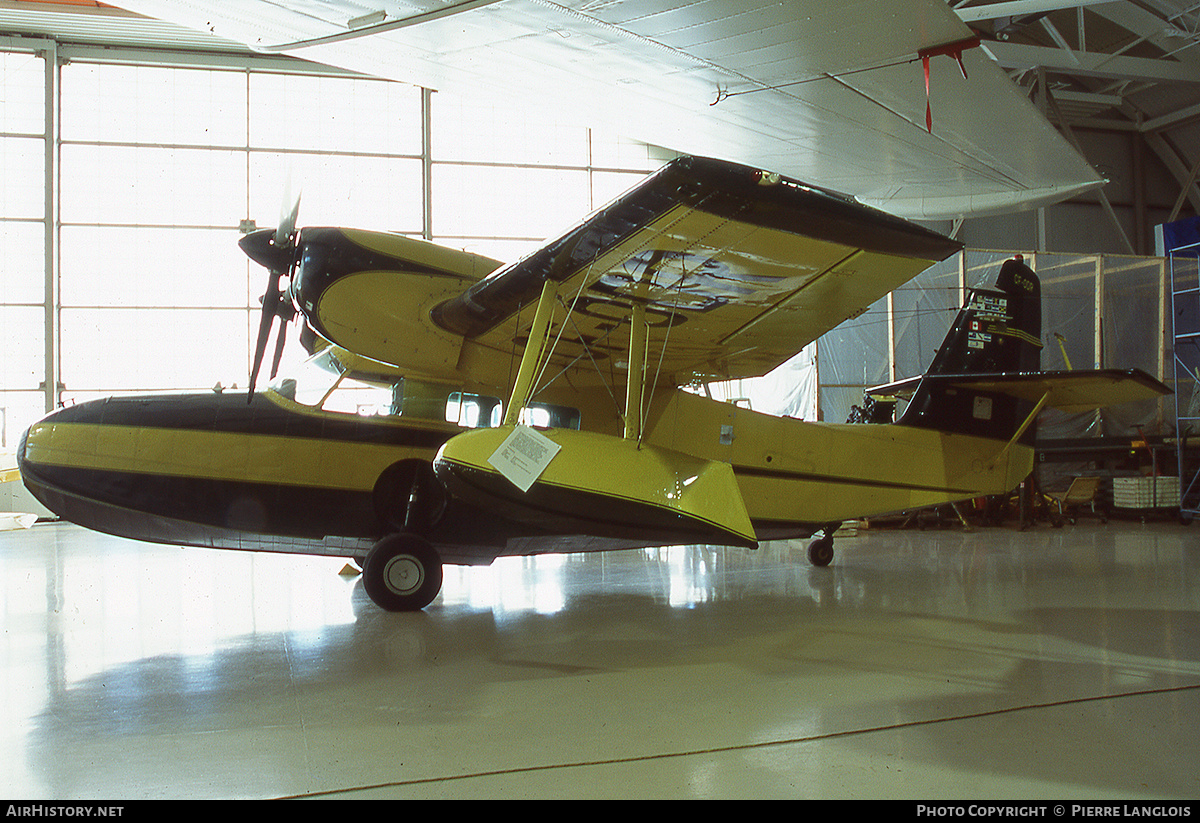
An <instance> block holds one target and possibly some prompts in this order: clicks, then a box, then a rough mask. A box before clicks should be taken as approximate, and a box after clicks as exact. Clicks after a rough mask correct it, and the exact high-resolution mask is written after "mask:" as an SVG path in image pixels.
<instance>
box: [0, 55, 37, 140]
mask: <svg viewBox="0 0 1200 823" xmlns="http://www.w3.org/2000/svg"><path fill="white" fill-rule="evenodd" d="M45 84H46V64H45V61H44V60H43V59H42V58H41V57H38V56H36V55H33V54H16V53H9V52H5V53H0V100H3V101H4V105H2V106H0V132H7V133H9V134H45V132H46V119H45V115H44V113H43V111H42V108H43V106H45Z"/></svg>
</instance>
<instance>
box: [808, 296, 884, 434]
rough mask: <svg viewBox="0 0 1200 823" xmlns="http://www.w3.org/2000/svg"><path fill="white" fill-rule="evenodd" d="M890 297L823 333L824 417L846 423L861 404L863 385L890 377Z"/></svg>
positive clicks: (820, 347) (819, 350) (820, 370)
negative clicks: (855, 408)
mask: <svg viewBox="0 0 1200 823" xmlns="http://www.w3.org/2000/svg"><path fill="white" fill-rule="evenodd" d="M887 334H888V324H887V300H886V299H882V300H878V301H876V302H875V303H874V304H873V305H872V306H871V307H870V308H869V309H867V311H865V312H863V314H861V315H859V316H858V317H856V318H855V319H853V320H849V321H847V322H845V323H843V324H842V325H840V326H838V327H837V328H836V329H833V330H832V331H830V332H827V333H826V334H825V335H824V336H822V337H821V339H820V341H819V342H818V344H817V357H818V362H819V367H818V374H820V376H821V387H820V401H821V419H822V420H825V421H827V422H830V423H844V422H846V418H847V417H848V416H849V415H850V407H851V406H853V405H855V404H861V403H862V401H863V389H866V388H869V387H871V386H878V385H880V384H881V383H886V382H887V381H888V342H887Z"/></svg>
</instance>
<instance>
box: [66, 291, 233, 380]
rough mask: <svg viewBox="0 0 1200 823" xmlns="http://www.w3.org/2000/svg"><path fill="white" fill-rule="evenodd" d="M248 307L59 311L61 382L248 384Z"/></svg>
mask: <svg viewBox="0 0 1200 823" xmlns="http://www.w3.org/2000/svg"><path fill="white" fill-rule="evenodd" d="M248 326H249V323H248V318H247V312H246V310H245V309H240V310H239V309H123V308H100V309H68V308H64V309H63V310H62V381H63V383H64V384H65V385H66V387H67V388H68V389H70V390H72V391H91V390H104V391H121V390H133V389H148V390H151V389H188V388H208V387H212V386H213V385H215V384H216V383H217V382H222V383H224V384H225V385H230V384H232V383H237V384H238V385H245V383H246V375H247V364H248V362H249V348H250V346H249V340H248V336H247V328H248Z"/></svg>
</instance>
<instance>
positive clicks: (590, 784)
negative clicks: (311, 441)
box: [0, 521, 1200, 800]
mask: <svg viewBox="0 0 1200 823" xmlns="http://www.w3.org/2000/svg"><path fill="white" fill-rule="evenodd" d="M1196 529H1200V524H1197V525H1196V526H1192V527H1190V528H1185V527H1182V526H1179V525H1177V524H1174V523H1170V522H1163V523H1149V524H1146V525H1142V524H1140V523H1136V522H1118V521H1113V522H1110V523H1108V524H1107V525H1102V524H1100V523H1098V522H1088V521H1081V522H1080V524H1079V525H1076V526H1067V527H1066V528H1063V529H1052V528H1050V527H1048V526H1045V527H1037V528H1035V529H1033V530H1030V531H1027V532H1020V531H1017V530H1015V529H1008V528H999V529H987V530H979V531H975V532H969V533H964V532H962V531H958V530H942V531H925V532H917V531H892V532H883V531H880V532H873V533H870V534H867V533H861V534H860V535H859V536H858V537H853V538H849V539H842V540H839V542H838V557H837V558H836V559H835V561H834V565H833V566H832V567H830V568H827V569H814V568H811V567H810V566H809V565H808V563H807V561H806V560H805V556H804V546H803V543H802V542H799V541H797V542H795V543H777V544H771V545H768V546H766V547H764V548H763V549H760V550H759V551H757V552H747V551H742V550H737V549H713V548H705V547H688V548H670V549H660V550H654V551H631V552H617V553H610V554H601V555H569V556H554V557H543V558H538V559H529V558H513V559H505V560H501V561H497V562H496V563H495V564H494V565H493V566H491V567H488V568H476V569H466V568H459V567H447V573H446V582H445V586H444V588H443V591H442V595H441V596H440V597H439V599H438V600H436V601H435V602H434V604H433V605H432V606H430V607H429V608H428V609H427V610H426V611H425V612H424V613H419V614H387V613H384V612H381V611H379V610H378V609H376V608H375V607H374V606H373V605H372V604H371V603H370V602H369V601H368V600H367V599H366V597H365V595H364V594H363V593H362V591H361V587H360V586H359V584H358V582H357V578H354V577H345V576H339V574H338V572H339V570H340V569H341V568H342V566H343V565H344V564H343V562H342V561H338V560H332V559H329V558H304V557H287V556H276V555H262V554H258V555H255V554H240V553H235V552H217V551H205V550H199V549H177V548H171V547H163V546H152V545H147V544H141V543H135V542H130V541H126V540H120V539H116V538H111V537H106V536H103V535H99V534H95V533H92V532H88V531H85V530H82V529H79V528H77V527H75V526H71V525H66V524H46V525H38V526H35V527H34V528H32V529H30V530H26V531H13V532H5V533H3V534H0V587H2V591H3V595H2V606H0V608H2V612H3V640H2V641H0V642H2V645H0V650H2V652H0V654H2V656H0V668H2V670H3V676H2V678H0V689H2V690H3V692H2V693H0V796H6V797H17V798H26V799H58V800H67V799H98V798H104V799H114V798H119V799H136V798H185V797H186V798H244V797H249V798H272V797H295V796H313V797H334V798H477V797H492V798H528V797H560V798H613V797H616V798H651V797H670V798H707V797H714V798H715V797H721V798H747V797H749V798H758V797H784V798H923V799H955V798H958V799H1039V798H1053V799H1068V798H1127V799H1140V798H1195V797H1197V796H1200V767H1197V765H1196V764H1197V762H1200V757H1198V755H1200V545H1198V541H1200V532H1197V531H1196Z"/></svg>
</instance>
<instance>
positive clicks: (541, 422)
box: [446, 392, 580, 429]
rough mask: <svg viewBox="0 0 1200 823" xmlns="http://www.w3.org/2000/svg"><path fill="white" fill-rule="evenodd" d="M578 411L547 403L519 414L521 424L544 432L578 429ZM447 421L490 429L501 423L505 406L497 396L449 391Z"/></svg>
mask: <svg viewBox="0 0 1200 823" xmlns="http://www.w3.org/2000/svg"><path fill="white" fill-rule="evenodd" d="M579 417H580V415H579V409H573V408H570V407H568V406H556V405H553V404H550V403H530V404H529V405H528V406H527V407H526V408H525V410H524V411H523V412H521V423H522V424H524V425H526V426H535V427H537V428H545V429H578V428H579ZM446 420H447V421H448V422H450V423H457V424H458V425H460V426H462V427H464V428H468V429H491V428H495V427H497V426H499V425H500V423H501V422H502V421H503V420H504V403H503V402H502V401H501V400H500V398H498V397H489V396H487V395H481V394H470V393H468V392H452V393H451V394H450V397H449V398H448V399H447V401H446Z"/></svg>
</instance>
